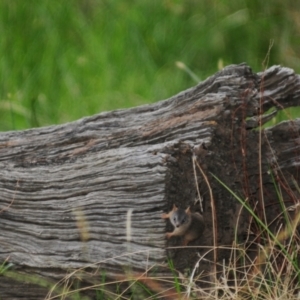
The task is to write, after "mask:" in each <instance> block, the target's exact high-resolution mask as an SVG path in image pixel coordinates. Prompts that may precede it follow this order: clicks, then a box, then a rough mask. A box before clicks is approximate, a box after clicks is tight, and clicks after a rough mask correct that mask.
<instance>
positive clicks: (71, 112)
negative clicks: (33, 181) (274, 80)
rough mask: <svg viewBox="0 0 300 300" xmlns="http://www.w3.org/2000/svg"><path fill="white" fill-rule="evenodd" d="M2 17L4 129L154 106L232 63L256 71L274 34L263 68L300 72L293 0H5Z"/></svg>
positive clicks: (299, 32) (0, 109) (298, 11)
mask: <svg viewBox="0 0 300 300" xmlns="http://www.w3.org/2000/svg"><path fill="white" fill-rule="evenodd" d="M0 14H1V17H0V37H1V39H0V58H1V60H0V68H1V73H0V74H1V75H0V76H1V79H0V116H1V117H0V130H1V131H6V130H15V129H24V128H30V127H37V126H45V125H49V124H59V123H65V122H69V121H72V120H76V119H78V118H81V117H83V116H88V115H92V114H95V113H99V112H101V111H106V110H113V109H117V108H126V107H132V106H137V105H141V104H145V103H150V102H155V101H158V100H161V99H165V98H168V97H170V96H172V95H174V94H176V93H178V92H180V91H182V90H184V89H187V88H188V87H191V86H193V85H196V83H197V82H196V80H195V77H198V78H199V79H200V80H203V79H205V78H206V77H208V76H210V75H212V74H214V73H215V72H216V71H218V69H219V68H221V67H223V66H226V65H228V64H234V63H237V64H238V63H241V62H247V63H248V64H249V65H250V66H251V67H252V68H253V70H254V71H261V70H263V68H264V66H263V61H264V58H265V57H266V55H267V52H268V48H269V45H270V41H271V40H273V41H274V45H273V47H272V49H271V52H270V61H269V66H271V65H274V64H281V65H283V66H287V67H290V68H293V69H294V70H295V71H296V72H297V73H299V72H300V1H295V0H293V1H291V0H284V1H282V0H273V1H258V0H223V1H214V0H199V1H196V0H160V1H157V0H105V1H104V0H68V1H67V0H39V1H36V0H1V1H0ZM178 61H179V62H182V63H184V64H185V65H186V66H187V68H188V69H185V70H184V69H182V68H180V67H178V64H176V62H178ZM179 66H180V65H179ZM188 70H191V72H192V73H191V72H189V71H188ZM292 112H293V114H294V115H297V113H298V112H299V110H298V112H297V110H293V111H292Z"/></svg>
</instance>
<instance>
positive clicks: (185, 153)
mask: <svg viewBox="0 0 300 300" xmlns="http://www.w3.org/2000/svg"><path fill="white" fill-rule="evenodd" d="M299 103H300V77H299V75H297V74H295V73H294V72H293V71H292V70H291V69H288V68H284V67H280V66H274V67H271V68H269V69H268V70H266V71H265V72H262V73H257V74H255V73H253V72H252V70H251V69H250V68H249V67H248V66H247V65H245V64H241V65H233V66H228V67H226V68H225V69H223V70H222V71H220V72H218V73H216V74H215V75H213V76H212V77H210V78H208V79H207V80H205V81H204V82H201V83H199V84H198V85H197V86H196V87H194V88H191V89H188V90H186V91H184V92H181V93H179V94H178V95H176V96H174V97H171V98H170V99H168V100H164V101H160V102H157V103H155V104H151V105H144V106H140V107H136V108H132V109H127V110H117V111H112V112H106V113H101V114H98V115H95V116H92V117H87V118H83V119H80V120H78V121H76V122H72V123H68V124H64V125H59V126H49V127H44V128H36V129H31V130H25V131H13V132H4V133H1V134H0V210H1V213H0V228H1V231H0V245H1V246H0V260H1V261H6V264H8V263H12V264H13V266H12V267H10V268H9V269H8V270H9V271H7V272H6V274H10V276H7V277H5V280H1V281H0V290H1V292H0V294H2V295H0V296H2V297H3V299H4V298H5V299H13V298H18V297H24V298H26V299H28V295H29V297H30V299H35V298H36V299H41V298H42V297H45V295H46V293H47V290H48V289H49V288H48V286H47V287H46V288H43V286H44V285H43V284H41V283H36V282H32V281H30V282H29V283H28V284H27V285H26V284H24V280H23V279H24V278H23V277H22V276H21V277H20V278H19V279H18V278H16V276H14V274H15V273H14V272H18V274H24V275H25V276H27V274H30V275H35V274H37V276H38V277H39V278H44V279H47V282H50V283H54V282H57V281H58V280H60V279H61V278H62V277H63V276H65V275H66V274H67V273H68V272H70V270H74V269H79V268H89V269H90V270H94V269H95V270H96V269H100V270H101V271H103V270H105V272H106V275H107V276H111V277H114V276H115V275H116V274H118V273H120V270H123V268H124V267H126V266H129V267H130V268H132V269H133V270H139V271H145V270H148V269H150V268H152V267H153V266H157V267H158V266H161V265H163V264H164V263H165V262H166V259H167V256H169V257H170V258H172V259H173V260H174V263H175V267H176V268H177V269H179V270H183V269H184V268H187V267H188V268H192V267H193V266H194V264H195V262H196V261H197V259H198V256H197V253H200V254H204V253H205V252H207V249H205V248H203V246H209V247H211V246H213V245H214V244H215V242H217V244H218V245H227V246H230V245H232V242H233V240H234V239H235V230H236V228H238V232H237V236H238V238H239V239H240V240H243V237H244V235H245V232H247V230H248V229H249V224H250V219H249V215H248V214H247V212H245V211H243V210H242V212H241V204H240V203H239V202H238V201H237V200H236V199H235V198H234V197H233V196H232V195H231V194H230V193H229V192H228V191H227V190H226V189H225V188H224V187H222V186H221V184H220V183H219V182H218V181H217V180H216V179H215V178H214V177H213V175H215V176H217V177H218V178H219V179H220V180H221V181H222V182H224V183H225V184H226V185H227V186H228V187H229V188H230V189H231V190H232V191H234V192H235V193H236V194H238V195H239V196H241V197H243V198H244V199H248V202H249V203H250V205H252V206H253V207H254V206H255V207H256V208H257V207H258V208H259V207H261V206H262V205H263V206H264V207H265V208H266V210H267V212H268V214H267V219H268V222H269V223H270V226H271V224H273V223H272V221H273V220H274V218H275V217H276V216H277V215H278V210H279V209H280V204H279V203H277V202H276V201H275V200H274V199H276V195H275V189H274V181H273V179H272V178H271V176H270V172H269V171H270V170H272V171H273V173H274V174H275V175H276V176H275V177H276V180H277V183H278V184H281V185H282V187H285V188H283V189H282V190H283V195H284V199H285V200H284V201H285V202H286V205H287V206H289V205H290V206H292V205H295V204H296V199H299V192H298V191H297V187H296V186H295V184H294V182H295V181H296V182H299V169H298V166H299V130H300V122H299V121H298V120H295V121H286V122H283V123H281V124H279V125H277V126H275V127H272V128H269V129H267V130H264V131H263V132H262V133H260V131H259V130H256V129H257V128H259V126H260V125H261V124H262V123H264V122H265V121H267V120H269V119H270V115H267V114H264V112H265V111H267V110H268V109H270V108H275V109H276V110H280V109H282V108H286V107H290V106H299ZM274 114H276V111H275V112H273V113H272V114H271V116H273V115H274ZM260 137H261V139H260ZM193 155H195V157H196V160H197V163H198V165H199V166H200V167H201V170H202V171H203V173H204V174H205V176H203V174H202V173H201V171H200V170H199V168H198V167H197V166H196V170H197V171H196V172H197V183H196V181H195V176H194V167H193V159H192V158H193ZM260 168H261V173H260ZM212 174H213V175H212ZM260 175H261V176H260ZM294 180H295V181H294ZM260 182H262V183H263V187H264V189H263V191H262V192H261V190H260V187H261V185H260ZM208 183H209V185H208ZM197 186H198V188H199V191H200V194H201V197H202V200H203V209H204V211H203V216H204V219H205V223H206V228H205V232H204V234H203V237H202V238H201V239H200V240H197V241H195V242H192V243H191V245H194V246H199V247H198V248H193V249H169V250H168V251H166V246H173V245H179V244H180V239H176V238H174V239H172V240H171V241H169V242H168V243H166V241H165V236H164V234H165V231H166V230H170V229H171V227H169V226H170V224H167V227H166V225H165V223H164V221H163V220H162V219H161V218H160V215H161V213H162V212H164V211H168V210H169V209H171V207H172V205H173V203H176V204H177V205H179V206H182V207H187V206H188V205H191V206H192V209H193V210H199V209H200V206H199V202H198V203H197V204H194V203H195V199H198V193H197ZM287 187H288V188H287ZM210 188H211V189H212V194H213V198H212V197H211V193H210ZM262 195H264V198H263V199H264V202H263V201H262ZM275 202H276V203H275ZM255 203H256V204H255ZM257 203H258V204H257ZM213 205H214V206H215V210H214V209H213V207H212V206H213ZM258 211H259V209H258ZM214 214H215V218H213V215H214ZM238 220H239V221H238ZM238 222H239V223H238ZM214 225H215V226H214ZM254 227H255V226H254ZM128 228H130V230H129V229H128ZM252 229H253V228H252ZM253 230H255V228H254V229H253ZM213 231H214V234H213ZM228 255H229V253H228V251H225V250H220V251H218V253H217V256H213V254H209V255H208V256H207V257H208V259H210V260H211V261H212V262H213V263H214V260H216V259H217V260H218V261H223V260H225V261H226V259H227V258H228ZM201 268H202V269H203V270H206V271H207V272H209V271H210V269H211V266H210V265H205V263H204V262H202V265H201ZM9 272H11V273H9ZM92 277H93V275H92V274H90V275H88V274H85V277H84V278H85V280H86V281H87V282H89V281H91V280H92V279H91V278H92ZM19 281H21V282H22V284H20V283H19ZM50 285H51V284H50ZM12 286H18V287H19V288H18V289H12ZM29 286H30V288H29ZM28 291H29V292H28ZM33 295H34V296H33ZM34 297H35V298H34Z"/></svg>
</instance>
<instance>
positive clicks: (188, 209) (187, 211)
mask: <svg viewBox="0 0 300 300" xmlns="http://www.w3.org/2000/svg"><path fill="white" fill-rule="evenodd" d="M185 212H186V213H187V214H191V210H190V206H189V207H188V208H187V209H186V210H185Z"/></svg>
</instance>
